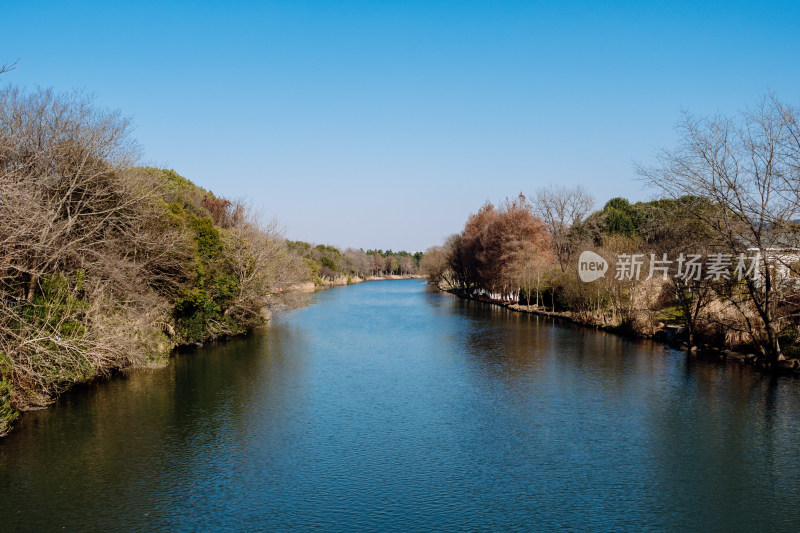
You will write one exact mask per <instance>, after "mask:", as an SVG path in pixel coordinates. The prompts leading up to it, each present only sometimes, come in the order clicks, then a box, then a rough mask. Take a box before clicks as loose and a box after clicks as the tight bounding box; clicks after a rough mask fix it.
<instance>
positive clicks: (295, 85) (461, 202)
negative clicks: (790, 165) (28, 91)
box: [0, 0, 800, 250]
mask: <svg viewBox="0 0 800 533" xmlns="http://www.w3.org/2000/svg"><path fill="white" fill-rule="evenodd" d="M15 4H16V5H9V3H8V2H5V3H3V5H2V6H1V7H0V17H1V18H2V20H3V27H2V31H1V32H0V63H3V62H10V61H14V60H16V59H19V63H18V68H17V70H16V71H14V72H12V73H10V74H6V75H5V76H3V78H0V81H1V82H3V83H15V84H18V85H22V86H25V87H29V88H34V87H36V86H43V87H54V88H56V89H58V90H68V89H73V88H83V89H85V90H86V91H87V92H89V93H92V94H94V95H95V96H96V99H97V102H98V104H99V105H101V106H105V107H113V108H119V109H120V110H122V112H123V113H124V114H126V115H128V116H131V117H132V118H133V120H134V122H135V125H136V131H135V136H136V138H137V139H138V140H139V142H140V143H141V145H142V147H143V149H144V153H145V162H146V163H149V164H154V165H159V166H165V167H169V168H174V169H175V170H176V171H178V172H179V173H180V174H182V175H184V176H186V177H188V178H190V179H192V180H193V181H195V182H196V183H198V184H199V185H201V186H203V187H206V188H208V189H211V190H213V191H214V192H215V193H217V194H221V195H224V196H227V197H232V198H242V199H247V200H249V202H250V203H251V204H252V205H253V206H255V207H257V208H260V209H261V210H262V211H263V213H264V214H265V215H266V217H267V218H270V217H273V216H275V217H277V219H278V220H279V222H280V224H281V225H282V226H284V227H285V228H286V235H287V237H289V238H292V239H303V240H308V241H312V242H317V243H321V242H324V243H331V244H335V245H338V246H342V247H345V246H355V247H363V248H373V247H374V248H392V249H395V250H397V249H401V248H404V249H408V250H417V249H425V248H427V247H428V246H431V245H434V244H438V243H440V242H441V241H442V240H443V239H444V238H446V237H447V236H448V235H449V234H451V233H454V232H456V231H459V230H460V229H461V228H462V227H463V223H464V221H465V220H466V217H467V215H468V214H469V213H470V212H474V211H475V210H477V209H478V208H479V207H480V205H481V204H482V203H483V202H484V201H486V200H490V201H494V202H497V201H499V200H502V199H503V198H504V197H506V196H515V195H516V194H518V193H519V192H523V193H526V194H530V193H533V192H534V191H535V190H536V189H537V188H539V187H542V186H546V185H548V184H553V183H556V184H564V185H577V184H580V185H583V186H584V187H585V188H587V189H588V190H589V191H590V192H592V193H593V194H594V196H595V197H596V199H597V204H598V206H601V205H602V204H603V203H604V202H605V201H606V200H608V199H609V198H611V197H613V196H625V197H627V198H630V199H631V200H643V199H647V198H649V197H650V193H649V192H648V191H647V190H645V189H644V188H643V186H642V184H641V183H640V182H639V181H638V180H637V179H636V176H635V173H634V171H633V162H634V161H639V162H642V163H645V164H647V163H648V162H651V161H652V160H653V155H654V154H655V152H656V151H657V149H658V148H660V147H669V146H672V145H673V144H674V143H675V132H674V125H675V123H676V122H677V120H678V119H679V118H680V111H681V110H682V109H686V110H689V111H692V112H693V113H696V114H709V113H714V112H722V113H735V112H737V111H739V110H742V109H743V108H745V107H746V106H748V105H752V104H754V103H755V102H756V101H757V100H758V98H759V97H760V96H761V95H763V94H764V93H765V92H766V91H767V90H772V91H774V92H775V93H777V94H778V96H779V97H780V98H781V99H782V100H784V101H786V102H789V103H793V104H797V103H798V96H800V95H798V88H800V84H799V83H798V82H800V69H798V68H797V65H798V62H799V60H798V52H800V2H735V1H728V2H719V3H701V2H613V1H608V2H534V1H528V2H511V1H508V2H471V1H468V0H462V1H454V2H436V1H433V0H429V1H421V2H346V1H342V2H304V1H300V0H297V1H287V2H230V3H222V2H196V3H191V4H190V3H188V2H186V3H182V2H168V1H164V2H130V3H126V2H97V3H89V2H58V3H55V2H52V3H47V2H36V1H30V2H16V3H15Z"/></svg>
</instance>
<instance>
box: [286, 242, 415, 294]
mask: <svg viewBox="0 0 800 533" xmlns="http://www.w3.org/2000/svg"><path fill="white" fill-rule="evenodd" d="M286 243H287V245H288V246H289V249H290V250H292V251H293V252H294V253H296V254H297V255H298V256H300V257H302V258H303V260H304V261H305V262H306V265H308V268H309V270H310V272H311V277H312V280H313V281H314V283H315V284H316V285H322V284H323V283H324V282H325V280H329V281H332V280H335V279H337V278H341V277H345V278H347V279H349V280H350V281H352V280H353V279H354V278H361V279H364V278H367V277H369V276H374V277H380V276H390V275H398V276H402V275H409V274H418V273H419V262H420V259H421V258H422V256H423V253H422V252H415V253H409V252H406V251H405V250H403V251H400V252H393V251H391V250H386V251H384V250H367V251H366V252H365V251H364V250H363V249H355V248H347V249H345V250H344V251H340V250H339V249H338V248H336V247H334V246H330V245H326V244H318V245H316V246H314V245H313V244H309V243H307V242H303V241H286Z"/></svg>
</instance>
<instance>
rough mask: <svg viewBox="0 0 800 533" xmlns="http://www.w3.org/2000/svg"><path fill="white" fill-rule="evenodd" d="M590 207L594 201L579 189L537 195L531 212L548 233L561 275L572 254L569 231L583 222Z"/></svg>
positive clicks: (550, 189) (550, 190) (551, 189)
mask: <svg viewBox="0 0 800 533" xmlns="http://www.w3.org/2000/svg"><path fill="white" fill-rule="evenodd" d="M593 205H594V198H592V196H591V195H590V194H589V193H588V192H586V190H584V189H583V188H582V187H580V186H577V187H573V188H567V187H562V186H551V187H548V188H545V189H539V190H538V191H537V192H536V196H535V197H534V200H533V207H534V211H535V213H536V215H537V216H538V217H539V218H541V219H542V220H543V221H544V223H545V225H546V226H547V229H548V231H549V232H550V240H551V242H552V246H553V253H554V255H555V257H556V261H558V264H559V266H560V267H561V270H562V271H564V270H566V267H567V264H569V261H570V259H572V255H573V254H574V249H573V248H574V246H573V244H574V243H572V242H571V241H570V233H569V230H570V228H571V227H572V226H573V225H574V224H577V223H579V222H581V221H582V220H583V218H584V217H585V216H586V215H587V214H588V213H589V211H590V210H591V209H592V206H593Z"/></svg>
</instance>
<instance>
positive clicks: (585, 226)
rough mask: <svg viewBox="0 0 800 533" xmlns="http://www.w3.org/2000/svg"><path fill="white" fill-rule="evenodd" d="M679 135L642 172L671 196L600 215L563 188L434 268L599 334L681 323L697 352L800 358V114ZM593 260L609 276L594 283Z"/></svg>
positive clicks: (781, 113) (441, 276)
mask: <svg viewBox="0 0 800 533" xmlns="http://www.w3.org/2000/svg"><path fill="white" fill-rule="evenodd" d="M681 131H682V133H683V138H682V140H681V143H680V144H679V145H678V147H677V148H675V149H674V150H671V151H666V152H663V153H662V154H661V156H660V157H659V162H658V165H657V166H655V167H654V168H640V169H639V173H640V174H641V176H642V177H644V178H645V179H646V180H647V181H648V182H649V183H650V184H651V185H653V186H654V187H655V189H656V190H657V191H658V192H659V193H660V194H662V195H663V198H661V199H658V200H654V201H650V202H637V203H631V202H629V201H628V200H626V199H624V198H613V199H611V200H609V201H608V202H606V203H605V205H604V206H603V207H602V209H600V210H597V211H594V212H591V206H592V203H593V201H592V199H591V198H590V197H589V196H588V195H587V194H586V192H585V191H583V190H582V189H580V188H575V189H566V188H560V187H551V188H549V189H543V190H540V191H538V193H537V194H536V195H534V197H533V200H532V202H530V203H529V202H528V201H527V200H526V199H525V197H523V196H520V199H519V200H516V201H514V202H509V201H506V203H505V204H503V206H501V208H500V209H496V208H495V207H494V206H492V205H490V204H487V205H485V206H484V207H483V208H481V209H480V210H479V211H478V212H477V213H475V214H473V215H471V216H470V217H469V219H468V220H467V222H466V225H465V227H464V230H463V231H462V232H461V233H460V234H457V235H454V236H452V237H451V238H450V239H448V241H447V242H446V243H445V244H444V245H443V246H440V247H435V248H432V249H430V250H428V251H427V253H426V255H425V257H424V258H423V262H422V267H423V270H424V272H425V273H426V274H427V275H428V276H429V278H430V279H431V280H432V281H434V282H436V283H439V284H440V286H442V287H445V288H450V289H452V290H455V291H457V292H461V293H465V294H469V295H472V296H475V295H481V296H483V297H489V298H492V299H495V300H500V301H506V302H515V303H519V304H524V305H533V306H538V307H540V308H542V309H545V308H546V309H548V310H549V311H553V312H565V313H568V314H569V315H570V316H571V317H573V318H574V319H576V320H579V321H581V322H584V323H587V324H593V325H598V326H606V327H615V328H618V329H621V330H623V331H631V332H635V333H637V334H642V335H652V334H655V333H656V332H657V331H658V330H660V329H661V328H663V326H664V324H665V323H669V322H673V323H677V324H681V325H682V326H683V335H684V337H683V338H684V340H685V341H686V342H687V344H688V346H689V347H692V346H696V345H698V344H711V345H714V346H725V347H735V348H739V349H741V350H747V351H752V352H755V353H757V354H760V355H761V357H762V358H763V361H764V363H765V364H767V365H770V366H775V365H778V363H781V362H782V361H783V360H784V359H785V357H786V355H789V356H793V357H794V356H797V355H800V316H799V315H798V312H799V311H800V280H798V279H797V278H798V277H800V224H798V219H800V125H799V124H798V120H797V111H796V110H795V109H794V108H792V107H789V106H786V105H784V104H782V103H780V102H779V101H777V100H776V99H775V98H774V97H772V96H768V97H766V98H765V99H764V100H763V101H762V102H761V104H760V105H759V106H758V108H757V109H755V110H751V111H748V112H745V113H742V114H741V115H740V116H738V117H734V118H727V117H718V116H715V117H709V118H701V119H696V118H693V117H691V116H686V117H685V118H684V121H683V123H682V124H681ZM582 251H593V252H595V253H597V254H599V255H600V256H602V257H603V258H605V260H606V261H607V263H608V264H609V265H610V269H609V271H608V273H607V274H606V275H605V276H604V277H601V278H599V279H597V280H596V281H593V282H591V283H585V282H582V281H581V280H580V279H579V275H578V255H579V254H580V253H581V252H582ZM634 262H635V265H634ZM791 364H792V365H794V366H800V361H794V362H792V363H791ZM778 366H781V365H778ZM783 366H785V365H783Z"/></svg>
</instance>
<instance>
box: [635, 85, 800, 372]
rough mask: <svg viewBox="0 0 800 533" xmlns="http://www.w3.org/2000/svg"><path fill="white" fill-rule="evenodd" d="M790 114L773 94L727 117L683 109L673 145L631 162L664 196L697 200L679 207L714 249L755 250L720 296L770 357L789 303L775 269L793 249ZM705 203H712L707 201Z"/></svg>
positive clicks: (794, 167)
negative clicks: (640, 162)
mask: <svg viewBox="0 0 800 533" xmlns="http://www.w3.org/2000/svg"><path fill="white" fill-rule="evenodd" d="M796 117H797V112H796V110H795V109H793V108H791V107H790V106H787V105H784V104H782V103H780V102H779V101H778V100H777V98H775V97H774V96H773V95H769V96H767V97H765V98H764V99H763V100H762V101H761V103H760V105H759V106H758V107H757V108H756V109H754V110H751V111H746V112H744V113H741V114H740V115H739V116H737V117H735V118H729V117H724V116H711V117H704V118H696V117H693V116H691V115H689V114H685V115H684V118H683V121H682V122H681V124H680V127H679V131H680V132H681V135H682V137H681V140H680V143H679V145H678V147H677V148H676V149H674V150H668V151H664V152H662V153H661V154H660V156H659V163H658V165H657V166H656V167H654V168H645V167H640V168H639V169H638V172H639V174H640V175H641V176H643V177H644V178H645V179H646V180H647V181H648V182H649V183H650V184H652V185H653V186H654V187H656V188H657V189H658V190H659V191H661V192H662V193H664V194H666V195H668V196H669V197H672V198H675V199H678V198H681V197H686V196H688V197H693V198H699V199H703V200H705V201H704V202H695V203H689V204H687V210H688V211H689V212H690V213H691V215H693V216H695V217H696V218H697V219H698V220H700V221H702V223H703V224H704V226H705V227H706V228H707V229H708V232H709V234H710V235H711V237H712V241H713V244H714V245H715V246H716V247H717V248H718V250H719V251H720V253H723V252H724V253H725V254H727V255H729V256H731V257H732V258H736V257H740V254H742V256H745V255H747V256H752V255H756V256H757V257H758V258H759V263H760V267H759V266H758V265H756V267H755V271H754V272H753V274H755V275H749V276H745V277H744V279H743V280H742V281H741V282H738V283H731V284H728V288H727V289H725V291H726V292H725V293H724V294H721V296H724V297H725V298H726V300H727V301H729V302H731V303H732V304H733V305H734V306H735V307H736V309H737V310H738V311H739V313H740V316H741V320H742V323H743V324H744V327H745V328H746V330H747V332H748V334H749V335H750V337H751V339H752V341H753V342H754V343H755V344H756V345H757V346H758V347H759V348H760V349H761V351H762V352H763V353H764V355H766V356H767V357H768V359H769V360H770V361H771V362H775V361H778V360H780V359H782V358H783V355H782V352H781V345H780V341H779V334H780V332H781V329H782V328H783V327H784V326H785V324H786V319H787V318H788V317H789V316H791V315H792V314H794V312H795V311H796V305H795V304H793V303H792V300H791V299H790V297H791V295H792V293H793V285H792V284H789V283H786V280H785V279H782V278H783V277H782V276H781V275H780V274H779V272H780V271H782V270H783V271H785V270H786V269H792V268H794V267H793V265H792V264H788V262H787V261H786V259H785V258H786V257H787V256H791V255H796V252H797V250H798V249H800V231H798V226H797V223H796V221H797V219H798V215H800V172H798V169H799V168H800V167H799V166H798V160H800V142H798V140H799V139H800V125H798V122H797V120H796ZM709 203H710V204H711V205H712V206H715V207H716V208H714V209H708V208H707V206H708V204H709ZM788 252H792V253H788ZM734 260H735V259H734ZM748 266H752V264H751V265H748ZM735 281H738V280H735Z"/></svg>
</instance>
